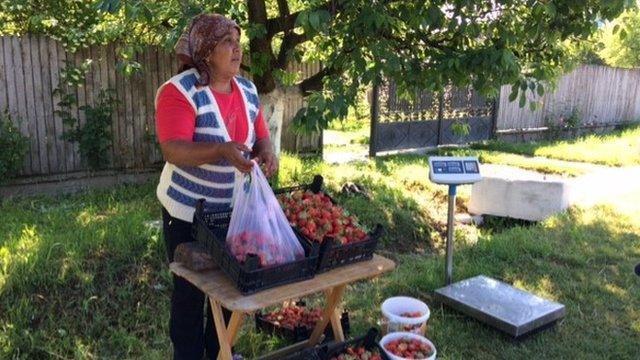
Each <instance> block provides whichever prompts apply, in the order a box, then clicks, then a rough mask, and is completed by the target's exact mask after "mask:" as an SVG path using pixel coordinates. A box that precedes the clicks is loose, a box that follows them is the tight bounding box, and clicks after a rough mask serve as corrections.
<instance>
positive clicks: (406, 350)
mask: <svg viewBox="0 0 640 360" xmlns="http://www.w3.org/2000/svg"><path fill="white" fill-rule="evenodd" d="M384 348H385V349H386V350H387V351H388V352H390V353H392V354H393V355H396V356H400V357H403V358H405V359H426V358H428V357H429V356H431V355H432V354H433V349H432V348H431V346H430V345H429V344H427V343H426V342H422V341H420V340H418V339H412V338H409V337H402V338H399V339H395V340H392V341H390V342H388V343H387V344H385V345H384Z"/></svg>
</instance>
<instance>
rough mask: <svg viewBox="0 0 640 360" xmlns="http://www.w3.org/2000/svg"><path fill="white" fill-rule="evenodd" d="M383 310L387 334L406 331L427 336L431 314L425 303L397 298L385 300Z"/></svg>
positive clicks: (410, 298)
mask: <svg viewBox="0 0 640 360" xmlns="http://www.w3.org/2000/svg"><path fill="white" fill-rule="evenodd" d="M381 310H382V315H384V321H383V322H384V323H385V326H384V327H386V332H388V333H391V332H395V331H406V332H411V333H414V334H419V335H425V333H426V330H427V321H428V320H429V316H430V315H431V312H430V311H429V306H427V304H425V303H424V302H422V301H420V300H418V299H415V298H412V297H408V296H395V297H391V298H388V299H387V300H385V301H384V302H383V303H382V307H381Z"/></svg>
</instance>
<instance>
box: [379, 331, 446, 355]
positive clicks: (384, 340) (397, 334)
mask: <svg viewBox="0 0 640 360" xmlns="http://www.w3.org/2000/svg"><path fill="white" fill-rule="evenodd" d="M403 337H408V338H411V339H418V340H420V341H422V342H425V343H427V344H429V346H431V348H432V349H433V354H431V356H429V357H428V358H424V359H421V360H435V358H436V354H437V351H436V347H435V345H433V343H432V342H431V340H429V339H427V338H426V337H424V336H421V335H417V334H414V333H410V332H394V333H389V334H387V335H385V336H384V337H382V339H380V347H382V350H384V352H385V353H386V354H387V356H388V357H389V359H391V360H405V359H406V358H403V357H400V356H397V355H394V354H392V353H391V352H390V351H387V349H386V348H385V345H386V344H387V343H389V342H390V341H393V340H396V339H399V338H403Z"/></svg>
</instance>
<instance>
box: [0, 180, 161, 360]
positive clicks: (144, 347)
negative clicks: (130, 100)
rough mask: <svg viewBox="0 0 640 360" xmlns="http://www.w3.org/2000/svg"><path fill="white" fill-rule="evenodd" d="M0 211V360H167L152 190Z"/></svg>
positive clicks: (27, 203)
mask: <svg viewBox="0 0 640 360" xmlns="http://www.w3.org/2000/svg"><path fill="white" fill-rule="evenodd" d="M0 207H1V208H2V213H3V214H5V215H4V216H3V218H4V219H3V220H4V221H3V222H2V224H0V232H1V233H3V234H5V236H4V237H3V239H2V240H1V241H0V263H2V264H3V266H2V267H1V269H2V270H1V271H2V272H0V280H1V282H0V328H2V331H0V358H25V359H45V358H58V357H59V358H96V357H97V358H158V359H160V358H166V356H167V354H168V353H169V343H168V336H167V331H168V330H167V321H168V320H167V319H168V303H169V300H168V299H169V287H170V282H169V274H168V271H167V266H166V260H165V259H166V255H165V254H164V244H163V243H162V239H161V236H160V234H159V232H158V231H157V230H153V229H149V228H146V227H145V226H144V225H143V223H144V221H147V220H153V219H157V218H158V216H159V209H158V206H157V205H156V200H155V196H154V194H153V185H149V186H144V187H140V186H131V187H120V188H118V189H116V190H114V191H95V192H88V193H85V194H81V195H72V196H60V197H56V198H35V199H25V200H18V201H17V202H14V203H11V204H9V203H3V204H1V205H0Z"/></svg>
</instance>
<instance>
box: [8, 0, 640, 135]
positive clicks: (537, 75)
mask: <svg viewBox="0 0 640 360" xmlns="http://www.w3.org/2000/svg"><path fill="white" fill-rule="evenodd" d="M2 2H3V4H4V3H6V4H9V7H8V8H7V9H8V10H7V11H6V14H4V15H3V16H4V20H5V24H6V25H5V27H9V26H13V28H14V31H17V32H20V31H40V32H45V33H49V34H52V35H55V36H58V37H60V38H61V39H63V41H65V40H64V39H65V36H66V37H68V38H69V39H68V40H69V41H67V42H68V43H69V42H70V43H73V44H76V40H77V41H79V42H80V43H82V42H86V43H91V42H101V41H116V40H118V41H121V42H123V43H124V44H125V46H124V47H123V48H122V53H123V56H122V57H123V60H125V62H126V61H129V60H128V59H131V58H132V57H131V56H130V54H131V53H132V52H134V51H136V49H138V47H139V46H141V45H142V44H149V43H153V44H164V45H166V46H167V47H169V46H171V45H172V44H173V43H174V42H175V40H176V39H177V37H178V36H179V34H180V33H181V31H182V30H183V29H184V27H185V26H186V24H187V23H188V21H189V19H190V18H191V17H193V16H194V15H196V14H198V13H201V12H211V11H215V12H219V13H223V14H226V15H227V16H230V17H232V18H234V19H235V20H236V21H238V23H239V24H240V26H241V27H242V28H243V29H244V35H245V41H246V42H245V46H246V47H247V49H246V50H247V51H248V52H247V53H248V54H249V55H250V56H249V57H250V62H249V63H250V67H249V68H248V70H249V71H250V72H251V74H252V76H253V79H254V82H255V83H256V85H257V86H258V90H259V91H260V92H261V93H268V92H271V91H272V90H274V88H275V87H276V86H279V85H282V84H290V83H293V86H296V87H297V88H298V89H299V90H300V91H301V92H302V93H303V94H304V95H305V96H307V102H308V104H309V106H308V107H307V108H305V109H303V110H301V111H300V112H299V113H298V115H297V116H296V119H297V120H299V122H300V123H301V124H304V125H306V127H308V128H317V127H326V126H327V124H328V122H329V121H331V120H333V119H335V118H341V117H344V116H345V115H346V114H347V109H348V106H349V105H350V104H352V103H353V102H354V101H355V99H356V98H357V96H356V95H357V93H358V91H359V89H361V88H362V87H364V86H369V85H370V84H372V83H375V82H377V81H379V80H380V79H381V78H388V79H393V80H394V81H395V82H396V84H397V85H398V88H399V89H400V90H401V92H402V93H403V94H405V95H407V96H410V94H413V93H415V92H416V91H417V90H431V91H440V90H442V89H443V88H444V87H445V86H447V85H450V84H453V85H458V86H465V85H473V86H474V87H475V88H476V89H477V90H479V91H480V92H481V93H483V94H486V95H492V94H495V93H496V91H497V89H498V88H499V86H500V85H502V84H513V90H514V91H513V93H512V98H513V99H516V98H518V97H519V100H520V103H521V104H524V103H525V102H526V96H525V92H526V91H534V92H537V93H539V94H540V93H543V92H544V88H543V86H542V85H541V81H546V80H550V79H553V78H554V77H555V76H557V75H558V73H559V72H560V69H561V65H562V63H563V61H564V59H565V58H566V51H565V50H566V49H565V47H564V46H563V45H562V44H563V42H565V41H579V40H581V39H585V38H588V37H589V36H590V35H591V34H592V33H593V32H595V31H596V30H597V23H596V21H597V20H611V19H614V18H615V17H616V16H618V15H619V14H620V13H621V12H622V11H623V10H624V9H625V8H626V7H629V6H631V5H632V4H631V2H630V1H629V0H611V1H596V0H584V1H573V0H555V1H552V0H492V1H486V0H432V1H427V2H425V1H424V0H403V1H399V0H398V1H394V0H305V1H303V0H289V1H287V0H276V1H265V0H246V1H241V0H221V1H204V0H182V1H177V0H168V1H163V0H148V1H141V0H100V1H88V0H85V1H82V0H75V1H73V0H63V1H54V0H38V1H36V0H27V1H25V2H26V3H33V4H30V5H34V6H35V4H40V5H38V7H36V8H37V10H26V9H25V8H19V9H18V8H17V6H13V7H12V6H11V3H10V2H9V1H6V0H5V1H2ZM69 4H74V6H76V7H77V8H78V9H81V11H80V10H79V11H78V12H69V11H63V10H61V9H62V8H63V7H65V6H68V5H69ZM28 6H29V5H27V7H28ZM52 19H55V22H57V23H56V24H57V25H56V26H45V25H44V24H46V23H52ZM0 20H3V19H0ZM74 34H80V35H74ZM85 35H86V36H85ZM292 60H298V61H300V60H301V61H311V60H317V61H321V62H322V64H323V69H322V70H321V71H320V72H319V73H318V74H315V75H313V76H310V77H309V78H306V79H297V77H296V76H295V74H290V73H288V72H287V71H286V69H287V65H288V64H289V62H290V61H292Z"/></svg>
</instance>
